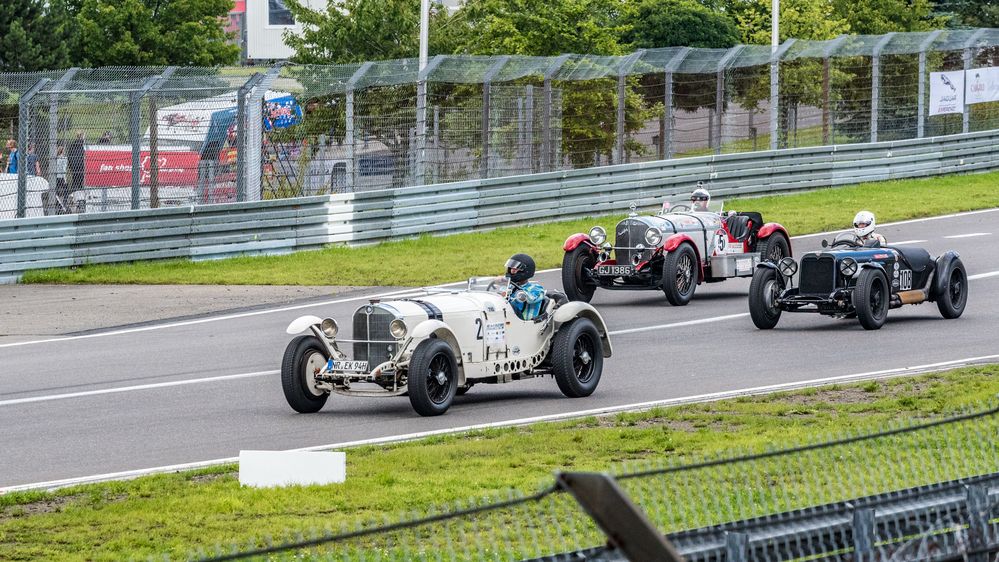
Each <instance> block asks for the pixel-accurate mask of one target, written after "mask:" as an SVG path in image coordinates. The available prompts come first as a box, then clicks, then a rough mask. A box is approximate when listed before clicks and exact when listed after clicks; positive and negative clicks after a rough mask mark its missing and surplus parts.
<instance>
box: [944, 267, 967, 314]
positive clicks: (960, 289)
mask: <svg viewBox="0 0 999 562" xmlns="http://www.w3.org/2000/svg"><path fill="white" fill-rule="evenodd" d="M967 304H968V272H966V271H965V270H964V263H962V262H961V260H960V258H956V259H955V260H954V264H953V265H952V266H951V270H950V277H949V278H948V279H947V284H946V285H944V289H943V293H942V294H941V295H939V296H937V308H939V309H940V314H941V315H942V316H943V317H944V318H957V317H959V316H961V315H962V314H964V307H965V305H967Z"/></svg>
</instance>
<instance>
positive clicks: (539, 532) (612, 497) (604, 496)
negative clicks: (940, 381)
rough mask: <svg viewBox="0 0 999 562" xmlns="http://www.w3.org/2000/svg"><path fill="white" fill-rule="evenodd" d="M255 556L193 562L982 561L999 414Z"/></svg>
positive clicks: (652, 475) (677, 470)
mask: <svg viewBox="0 0 999 562" xmlns="http://www.w3.org/2000/svg"><path fill="white" fill-rule="evenodd" d="M803 407H807V406H806V405H804V404H803ZM785 446H787V445H785ZM664 538H665V540H663V539H664ZM266 542H267V544H266V545H263V544H264V543H262V542H259V541H258V540H254V541H253V542H252V543H251V544H249V545H245V546H240V545H233V546H231V547H229V548H226V549H221V550H218V551H216V553H215V554H206V553H202V554H201V555H200V556H199V558H201V559H202V560H206V561H207V560H211V561H221V560H235V559H257V560H262V559H267V560H303V559H305V560H553V561H554V560H676V559H677V558H678V557H680V556H682V557H683V558H685V559H687V560H691V561H705V562H708V561H718V562H722V561H725V562H746V561H749V560H766V561H782V560H872V561H873V560H879V561H880V560H884V561H888V560H896V561H903V560H982V561H987V560H994V559H996V558H995V557H996V556H997V555H999V408H995V407H994V406H993V407H991V408H990V409H983V410H978V411H969V412H965V413H961V414H958V415H953V416H952V417H949V418H937V419H922V420H918V421H916V422H913V423H910V424H908V425H899V426H897V427H894V428H888V429H886V430H883V431H879V432H876V433H862V434H853V435H849V434H848V435H845V436H844V435H840V436H838V437H837V438H835V439H832V440H829V441H822V442H814V443H808V444H803V445H798V446H792V447H788V448H782V449H769V450H763V451H750V452H746V453H745V454H741V455H740V454H732V456H727V457H724V458H715V459H705V460H701V461H699V462H689V461H688V462H687V463H685V464H672V465H671V464H661V465H656V466H653V465H648V466H626V467H622V468H619V469H618V470H616V471H613V472H612V473H611V475H602V474H594V473H561V474H559V475H558V476H557V477H556V481H555V483H554V484H552V485H551V486H548V487H545V488H543V489H541V490H540V491H538V492H537V493H534V494H531V495H523V494H520V493H517V492H512V491H511V492H510V493H509V494H506V495H502V496H495V497H492V498H483V499H481V500H478V501H476V500H473V501H470V502H467V503H461V504H456V505H451V506H447V507H443V508H440V509H436V510H434V509H432V510H430V511H428V512H426V513H423V514H420V515H410V516H407V517H402V518H400V519H398V520H392V521H389V520H385V521H370V522H367V523H358V524H357V525H356V526H354V527H342V528H340V529H337V530H332V529H329V528H328V529H311V530H309V531H308V532H302V533H298V534H296V535H294V536H293V537H279V540H278V541H275V542H271V541H270V540H268V541H266ZM262 545H263V546H262Z"/></svg>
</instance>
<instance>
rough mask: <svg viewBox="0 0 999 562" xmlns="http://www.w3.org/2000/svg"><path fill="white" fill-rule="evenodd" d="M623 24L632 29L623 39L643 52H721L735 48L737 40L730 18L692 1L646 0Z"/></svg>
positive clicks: (737, 30) (733, 24)
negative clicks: (662, 49) (688, 49)
mask: <svg viewBox="0 0 999 562" xmlns="http://www.w3.org/2000/svg"><path fill="white" fill-rule="evenodd" d="M625 21H626V22H627V24H628V26H629V27H630V28H631V29H630V30H629V31H628V32H627V33H626V34H625V35H624V40H625V41H626V42H628V43H630V44H631V45H632V46H634V47H637V48H643V49H653V48H657V47H697V48H707V49H723V48H728V47H732V46H735V45H736V44H738V43H739V39H740V37H739V28H738V27H736V25H735V21H733V20H732V18H730V17H729V16H728V15H726V14H724V13H721V12H715V11H712V10H709V9H708V8H706V7H704V6H703V5H701V4H698V3H695V2H693V1H691V0H645V1H644V2H642V3H641V4H639V5H638V6H637V7H636V8H635V9H634V10H633V11H631V12H630V13H629V14H628V16H627V18H626V19H625Z"/></svg>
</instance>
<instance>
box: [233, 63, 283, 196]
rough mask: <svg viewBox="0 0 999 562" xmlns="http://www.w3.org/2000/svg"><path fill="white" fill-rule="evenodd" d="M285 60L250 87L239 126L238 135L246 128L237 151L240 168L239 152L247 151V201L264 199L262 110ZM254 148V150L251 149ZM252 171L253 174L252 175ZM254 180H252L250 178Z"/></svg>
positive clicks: (245, 164)
mask: <svg viewBox="0 0 999 562" xmlns="http://www.w3.org/2000/svg"><path fill="white" fill-rule="evenodd" d="M284 65H285V61H280V62H278V63H276V64H274V66H272V67H270V68H269V69H267V72H265V73H264V74H263V76H262V77H261V78H260V80H259V81H258V82H257V83H256V84H254V85H253V87H252V88H250V90H249V93H248V96H247V97H248V99H247V102H246V121H244V122H239V123H238V124H237V125H236V127H237V133H236V134H237V135H238V134H239V131H238V129H239V128H240V127H242V128H245V129H246V132H245V135H246V136H245V137H244V141H243V144H240V142H239V139H238V138H237V141H236V142H237V145H238V148H237V153H236V158H237V160H236V168H237V170H238V169H239V152H240V151H245V152H246V156H245V158H246V160H245V162H244V164H243V174H242V176H243V178H244V181H245V182H246V183H245V186H246V187H245V188H244V192H245V193H246V196H245V200H246V201H260V200H262V199H263V196H262V193H261V177H260V174H261V165H262V162H261V160H262V158H261V153H262V151H263V116H262V115H261V110H262V108H263V100H264V97H265V96H266V95H267V89H268V88H270V87H271V84H273V83H274V81H275V80H277V78H278V76H279V75H280V74H281V69H282V68H283V67H284ZM251 148H252V150H251ZM251 173H252V174H253V175H252V176H251ZM251 177H252V178H253V181H252V182H251V181H250V178H251Z"/></svg>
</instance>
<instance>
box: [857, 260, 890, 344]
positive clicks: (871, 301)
mask: <svg viewBox="0 0 999 562" xmlns="http://www.w3.org/2000/svg"><path fill="white" fill-rule="evenodd" d="M889 298H890V297H889V294H888V283H887V282H885V277H884V275H882V274H881V272H880V271H878V270H876V269H864V270H863V271H861V272H860V277H858V278H857V286H856V287H855V288H854V289H853V307H854V308H855V309H856V310H857V319H858V320H860V325H861V326H863V327H864V329H865V330H877V329H878V328H880V327H881V326H884V323H885V320H887V319H888V300H889Z"/></svg>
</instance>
